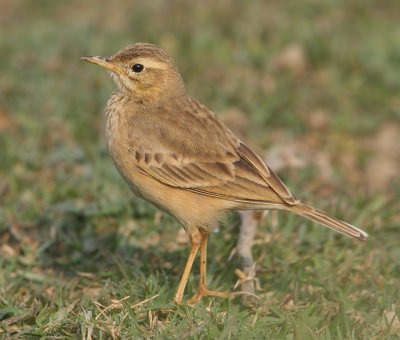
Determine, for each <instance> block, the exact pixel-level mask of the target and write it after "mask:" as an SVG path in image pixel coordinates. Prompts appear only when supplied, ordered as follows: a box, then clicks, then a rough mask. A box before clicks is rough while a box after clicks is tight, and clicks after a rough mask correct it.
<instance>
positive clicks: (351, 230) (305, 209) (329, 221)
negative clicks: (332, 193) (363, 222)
mask: <svg viewBox="0 0 400 340" xmlns="http://www.w3.org/2000/svg"><path fill="white" fill-rule="evenodd" d="M286 209H287V210H289V211H292V212H294V213H296V214H298V215H301V216H304V217H306V218H308V219H310V220H312V221H314V222H317V223H320V224H322V225H324V226H325V227H328V228H330V229H333V230H335V231H337V232H339V233H341V234H343V235H346V236H350V237H353V238H355V239H357V240H360V241H365V240H366V239H367V237H368V234H367V233H366V232H364V231H362V230H361V229H358V228H357V227H355V226H353V225H351V224H348V223H346V222H343V221H340V220H338V219H337V218H335V217H332V216H329V215H328V214H326V213H325V212H323V211H322V210H319V209H317V208H314V207H313V206H311V205H309V204H307V203H303V202H299V203H297V204H295V205H292V206H288V207H287V208H286ZM286 209H285V210H286Z"/></svg>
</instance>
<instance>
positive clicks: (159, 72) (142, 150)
mask: <svg viewBox="0 0 400 340" xmlns="http://www.w3.org/2000/svg"><path fill="white" fill-rule="evenodd" d="M81 59H82V60H84V61H87V62H90V63H93V64H96V65H98V66H101V67H103V68H105V69H107V70H108V71H109V73H110V74H111V77H112V79H113V80H114V82H115V86H116V87H115V90H114V92H112V94H111V97H110V98H109V100H108V102H107V106H106V109H105V116H106V140H107V146H108V150H109V153H110V154H111V157H112V159H113V162H114V164H115V166H116V168H117V170H118V172H119V173H120V175H121V176H122V178H123V179H124V180H125V182H126V183H127V184H128V185H129V187H130V189H131V191H132V192H133V193H134V194H136V195H137V196H139V197H141V198H143V199H145V200H147V201H148V202H150V203H152V204H153V205H155V206H156V207H157V208H159V209H161V210H162V211H164V212H166V213H168V214H170V215H172V216H173V217H175V218H176V220H178V221H179V222H180V224H181V225H182V226H183V228H184V229H185V231H186V233H187V234H188V236H189V240H190V244H191V249H190V253H189V256H188V258H187V261H186V265H185V268H184V271H183V274H182V276H181V280H180V282H179V284H178V287H177V290H176V294H175V296H174V298H173V302H174V303H176V304H178V305H181V304H182V303H183V295H184V290H185V287H186V283H187V280H188V277H189V275H190V272H191V268H192V265H193V262H194V260H195V258H196V254H197V253H198V251H199V250H200V275H199V277H200V279H199V285H198V290H197V293H196V294H195V295H194V296H193V297H192V298H190V299H188V300H187V301H186V302H187V304H189V305H193V304H195V303H196V302H197V301H199V300H200V299H201V298H202V297H205V296H217V297H225V298H229V297H232V294H227V293H225V292H219V291H212V290H209V289H208V288H207V284H206V259H207V240H208V234H209V233H210V232H211V231H213V230H214V229H215V228H216V226H217V225H218V222H219V220H220V219H221V217H222V216H223V215H224V214H225V213H226V212H228V211H232V210H270V209H278V210H285V211H289V212H292V213H295V214H297V215H301V216H303V217H306V218H307V219H309V220H312V221H314V222H317V223H319V224H322V225H324V226H325V227H328V228H330V229H333V230H335V231H337V232H339V233H342V234H344V235H346V236H349V237H352V238H355V239H357V240H360V241H365V240H366V239H367V237H368V234H367V233H366V232H364V231H363V230H361V229H359V228H357V227H355V226H353V225H351V224H348V223H346V222H343V221H340V220H338V219H336V218H335V217H332V216H329V215H328V214H326V213H325V212H323V211H321V210H319V209H317V208H315V207H313V206H311V205H310V204H308V203H305V202H302V201H301V200H299V199H297V198H295V197H294V196H293V195H292V194H291V193H290V191H289V189H288V188H287V187H286V186H285V184H284V183H283V182H282V181H281V180H280V178H279V177H278V176H277V175H276V174H275V173H274V172H273V171H272V170H271V168H270V167H269V166H268V165H267V164H266V163H265V162H264V161H263V160H262V159H261V157H260V156H258V155H257V154H256V153H255V152H254V151H253V150H252V149H251V148H250V147H248V146H247V145H246V143H244V142H243V141H242V140H241V139H240V138H238V137H237V136H235V134H234V133H233V132H232V131H231V130H230V129H229V128H228V127H227V126H226V125H225V124H224V123H223V122H222V121H221V120H220V119H219V118H218V117H217V116H216V115H215V113H213V112H212V111H211V110H209V109H208V108H207V107H206V106H205V105H203V104H201V103H200V102H199V101H197V100H196V99H195V98H194V97H192V96H191V95H189V94H188V93H187V91H186V89H185V85H184V81H183V79H182V76H181V74H180V72H179V70H178V67H177V64H176V63H175V61H174V60H173V59H172V58H171V57H170V56H169V55H168V54H167V52H166V51H165V50H163V49H162V48H160V47H158V46H156V45H153V44H149V43H134V44H131V45H129V46H127V47H125V48H123V49H122V50H120V51H118V52H117V53H115V54H114V55H112V56H111V57H99V56H86V57H82V58H81Z"/></svg>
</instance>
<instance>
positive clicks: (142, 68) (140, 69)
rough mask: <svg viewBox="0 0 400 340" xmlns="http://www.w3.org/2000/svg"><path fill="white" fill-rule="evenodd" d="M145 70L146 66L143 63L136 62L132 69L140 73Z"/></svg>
mask: <svg viewBox="0 0 400 340" xmlns="http://www.w3.org/2000/svg"><path fill="white" fill-rule="evenodd" d="M143 70H144V66H143V65H142V64H135V65H133V66H132V71H133V72H135V73H140V72H142V71H143Z"/></svg>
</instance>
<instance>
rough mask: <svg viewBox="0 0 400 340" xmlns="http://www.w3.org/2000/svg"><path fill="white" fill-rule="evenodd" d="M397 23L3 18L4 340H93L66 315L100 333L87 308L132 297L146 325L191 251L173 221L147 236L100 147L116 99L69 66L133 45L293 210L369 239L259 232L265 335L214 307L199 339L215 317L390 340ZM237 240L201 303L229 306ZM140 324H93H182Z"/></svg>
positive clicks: (366, 10) (266, 227) (326, 8)
mask: <svg viewBox="0 0 400 340" xmlns="http://www.w3.org/2000/svg"><path fill="white" fill-rule="evenodd" d="M399 13H400V2H398V1H380V2H378V1H372V0H371V1H369V0H350V1H340V0H328V1H317V0H302V1H298V0H288V1H284V2H283V1H261V0H251V1H235V2H234V1H228V0H222V1H211V0H206V1H197V2H194V1H193V2H192V1H166V0H155V1H147V2H144V1H122V0H116V1H94V0H90V1H75V0H71V1H51V0H48V1H45V0H40V1H28V0H26V1H23V0H14V1H2V2H0V29H1V34H0V56H1V58H0V72H1V73H0V74H1V77H0V263H1V267H2V271H1V272H0V287H1V288H0V320H10V318H14V319H12V321H9V322H8V323H7V322H5V323H4V324H5V325H7V327H9V328H7V327H6V328H7V329H6V328H4V327H3V326H0V327H2V328H0V334H1V331H3V332H6V333H7V332H9V333H7V334H17V333H18V332H28V333H29V332H38V333H40V334H42V335H43V334H45V335H49V334H53V335H57V334H61V333H62V332H64V333H62V334H75V333H79V332H80V334H83V335H84V334H86V333H85V332H87V331H88V329H89V328H88V327H89V326H88V325H92V326H93V327H94V329H95V331H94V332H98V333H96V334H101V333H102V332H103V333H104V334H108V335H109V334H111V333H110V332H111V331H110V330H109V329H110V328H107V327H108V326H105V325H103V326H102V327H103V330H102V329H101V327H100V326H98V324H96V322H95V321H94V320H93V319H91V318H90V317H88V316H87V314H85V313H83V312H82V310H84V311H87V310H91V311H93V313H94V314H95V313H99V312H98V309H96V307H95V306H98V305H96V304H95V303H94V302H93V301H102V303H103V305H104V306H108V305H110V302H109V301H110V299H122V298H124V297H125V296H130V299H131V300H130V305H133V304H135V303H136V302H138V301H141V300H144V299H146V298H148V297H150V296H152V294H153V293H154V294H155V292H161V293H162V294H161V295H162V297H161V296H160V297H159V298H158V302H157V301H156V300H154V301H153V302H152V303H154V305H152V306H154V309H151V308H150V309H149V310H150V311H151V313H155V314H154V315H156V314H157V311H156V307H157V308H158V307H160V306H163V304H164V305H166V304H167V303H168V301H169V300H170V299H171V297H172V296H173V294H174V289H175V288H176V283H177V282H178V280H179V275H180V273H181V270H182V269H183V265H184V262H185V259H186V256H187V251H188V248H187V245H186V243H185V237H184V234H183V233H182V231H179V230H180V226H179V225H178V223H177V222H176V221H174V220H173V219H172V218H170V217H168V216H164V215H163V216H162V218H161V221H158V219H154V215H155V214H156V212H157V211H156V209H155V208H153V207H152V206H150V205H148V204H147V203H145V202H143V201H142V200H139V199H137V198H135V197H134V196H133V195H131V194H130V192H129V189H128V187H127V186H126V185H125V184H124V183H123V181H122V179H120V177H119V175H118V173H117V171H116V170H115V169H114V167H113V164H112V161H111V159H110V157H109V156H108V154H107V150H106V147H105V138H104V114H103V110H104V107H105V105H106V101H107V99H108V97H109V95H110V93H111V92H112V90H113V88H114V85H113V82H112V81H111V79H110V77H109V76H108V74H107V73H106V72H104V70H102V69H100V68H98V67H94V66H93V65H89V64H86V63H84V62H82V61H81V60H80V59H79V58H80V57H81V56H85V55H100V56H110V55H112V54H114V53H115V52H117V51H118V50H119V49H121V48H123V47H125V46H126V45H129V44H131V43H134V42H149V43H153V44H157V45H160V46H161V47H163V48H164V49H165V50H166V51H167V52H168V53H169V54H170V55H171V56H172V57H173V58H174V59H175V61H176V62H177V64H178V66H179V69H180V71H181V73H182V75H183V78H184V80H185V83H186V86H187V91H188V92H189V93H190V94H191V95H193V96H194V97H195V98H197V99H199V100H200V101H201V102H202V103H204V104H206V105H207V106H208V107H209V108H210V109H211V110H213V111H214V112H216V113H217V115H218V116H219V117H220V118H221V119H222V120H223V121H224V122H225V123H226V124H227V125H228V126H229V127H230V128H231V129H232V130H233V131H234V132H235V133H236V134H238V135H239V136H241V138H243V139H244V140H245V141H246V142H247V143H249V144H250V145H251V146H252V147H253V148H255V149H256V150H257V152H258V153H259V154H260V155H262V156H263V157H264V159H265V160H266V161H267V162H268V163H269V164H270V165H271V167H272V168H273V169H274V170H276V172H278V174H279V175H280V177H281V178H282V179H283V180H284V181H285V183H287V185H288V187H289V188H290V189H291V191H292V192H293V193H294V194H295V196H297V197H299V198H302V199H304V200H306V201H309V202H312V203H314V204H315V205H316V206H318V207H319V208H321V209H324V210H325V211H327V212H329V213H331V214H333V215H335V216H337V217H339V218H342V219H345V220H346V221H349V222H351V223H353V224H356V225H359V226H362V228H363V229H364V230H366V231H367V232H368V233H369V234H370V235H371V237H370V240H369V241H368V242H367V243H366V244H365V245H359V244H358V243H355V242H353V241H351V240H347V239H344V238H343V237H342V236H340V235H339V236H338V235H336V234H334V233H333V232H329V231H326V230H324V229H323V228H321V227H319V226H316V225H313V224H311V223H310V222H307V221H305V220H303V219H301V218H298V217H295V216H291V215H288V214H285V213H272V214H269V215H268V217H267V219H266V220H265V221H264V222H263V223H262V225H261V226H260V228H259V230H258V234H257V238H256V247H255V249H254V252H255V256H256V257H257V259H258V263H259V264H258V266H259V279H260V283H261V289H262V290H261V291H260V292H259V293H258V295H259V296H260V297H261V302H260V306H261V307H258V308H261V309H257V313H260V315H263V316H265V318H259V319H257V320H256V321H251V322H253V324H252V326H251V327H250V326H249V324H250V323H249V322H250V321H248V320H247V319H246V318H247V316H246V317H243V318H242V316H241V315H242V314H238V313H239V312H237V313H236V312H235V310H236V309H235V308H236V307H234V308H233V307H232V306H230V307H229V308H228V304H227V303H226V302H215V304H214V305H213V306H218V308H219V309H218V311H214V312H215V313H217V314H216V315H218V317H216V319H215V320H214V322H213V323H212V324H207V323H206V325H207V326H204V325H203V328H200V330H199V334H200V335H201V334H203V333H202V332H203V331H204V332H205V330H207V332H210V330H211V331H212V330H214V331H215V333H208V334H214V335H215V336H223V335H224V334H225V333H224V332H226V328H225V326H221V327H219V328H218V327H217V326H218V325H219V324H222V325H225V324H226V322H227V320H228V321H229V320H230V319H229V318H230V315H234V316H235V320H236V321H237V323H235V326H229V325H230V324H229V322H228V326H229V327H231V328H230V332H233V333H232V334H237V335H238V336H239V335H240V334H241V333H240V332H241V330H243V329H246V332H250V331H251V332H254V334H255V336H256V335H257V334H263V335H265V327H266V325H268V331H269V332H271V333H269V334H270V335H271V336H273V335H275V336H276V335H277V334H286V335H289V334H297V335H298V336H301V335H303V336H306V335H307V334H308V335H310V334H314V335H315V334H319V335H321V336H322V334H323V335H324V336H326V337H328V335H329V334H331V335H332V336H333V338H336V337H337V336H339V335H340V336H343V337H346V338H352V337H351V336H350V335H351V334H361V335H362V337H364V338H365V339H366V338H369V339H371V338H374V337H380V336H383V335H385V336H386V335H391V334H392V335H393V334H394V333H393V332H398V331H399V329H400V323H399V320H398V318H397V316H396V313H397V315H399V314H398V313H399V308H400V307H399V298H400V294H399V287H398V282H399V281H398V280H399V278H400V266H399V264H398V258H399V257H400V247H399V234H398V230H399V229H398V228H399V223H400V214H399V204H398V202H399V198H400V180H399V176H398V171H399V167H400V75H399V70H400V24H399V22H400V14H399ZM238 223H239V222H238V218H237V216H236V215H234V214H233V215H230V216H228V217H227V219H226V221H224V222H223V223H222V227H223V228H221V229H224V230H222V231H221V232H220V233H219V234H216V235H212V236H211V242H212V244H211V245H210V257H211V258H210V261H211V264H210V278H211V279H212V280H213V282H214V284H215V287H214V288H216V287H220V286H222V287H225V288H226V289H232V286H233V283H234V282H235V280H236V279H235V275H234V269H235V263H233V264H232V265H230V266H226V263H227V258H228V256H229V253H230V252H231V250H232V249H233V248H234V246H235V242H236V238H237V232H238V231H237V226H238ZM318 258H319V260H318ZM338 268H339V269H338ZM195 272H196V271H195ZM191 280H192V281H191V282H190V283H189V288H188V289H189V291H188V293H187V294H188V296H189V293H190V292H194V291H195V289H196V278H195V277H193V278H192V279H191ZM314 280H315V281H314ZM396 282H397V284H396ZM132 287H135V288H132ZM310 287H311V288H310ZM338 287H339V288H338ZM338 290H339V291H340V292H339V293H338ZM154 294H153V295H154ZM135 299H136V300H135ZM74 301H75V302H74ZM76 301H78V302H76ZM107 301H108V302H107ZM124 301H125V300H124ZM135 301H136V302H135ZM313 302H318V306H317V307H316V306H315V305H314V306H313ZM124 303H125V302H124ZM219 303H221V305H219ZM239 304H240V303H239V302H238V303H236V305H239ZM78 305H79V306H80V307H78ZM120 305H121V306H125V305H123V303H122V302H121V303H120ZM82 306H83V307H82ZM269 306H275V307H274V309H271V308H272V307H271V308H270V307H269ZM310 306H312V308H311V307H310ZM199 308H200V307H199ZM216 308H217V307H216ZM26 310H29V311H30V312H29V313H30V314H29V313H28V314H26V315H27V316H25V317H21V313H23V312H24V311H26ZM149 310H146V311H145V312H144V313H145V316H144V317H143V315H142V314H143V311H142V314H140V313H136V314H135V313H133V314H129V317H128V318H125V319H122V321H121V319H118V320H119V321H118V320H117V319H113V318H117V317H120V314H121V313H122V309H121V308H120V309H118V308H115V310H114V314H111V315H109V318H110V319H109V320H106V321H107V322H108V321H110V320H111V321H110V325H113V323H112V322H113V321H115V320H117V321H116V324H118V325H120V328H119V329H118V331H119V332H122V333H123V332H126V333H124V334H125V335H127V334H129V335H132V334H142V332H145V333H143V334H147V335H149V336H153V335H154V334H155V332H165V333H162V334H164V336H172V333H168V332H171V329H170V328H169V327H172V326H171V325H173V327H174V330H173V331H174V332H178V331H179V332H181V331H182V332H184V331H186V330H187V329H188V328H190V327H191V324H190V323H189V321H188V320H187V319H186V318H185V317H182V319H179V318H180V317H181V316H179V315H180V314H179V313H178V314H177V315H178V316H176V315H175V316H176V317H175V319H174V320H175V321H174V322H175V323H174V322H173V321H171V320H170V319H168V317H164V318H163V317H162V316H160V315H158V314H157V315H158V318H159V320H163V321H162V322H163V323H162V325H163V327H164V328H163V327H161V328H158V330H156V328H155V326H154V324H151V322H150V321H149V320H148V319H146V318H149V314H148V313H150V312H149ZM204 310H205V307H204ZM204 310H203V311H204ZM237 310H240V307H237ZM282 310H284V315H286V316H287V315H290V316H291V318H289V317H287V318H285V317H284V316H280V315H278V314H279V311H282ZM60 311H61V312H60ZM56 313H59V314H57V315H58V317H59V316H60V315H61V316H62V318H58V319H57V316H55V314H56ZM63 313H64V314H63ZM118 313H120V314H118ZM146 313H147V314H146ZM190 313H196V310H195V309H194V310H191V312H190ZM218 313H225V314H223V316H221V315H222V314H218ZM232 313H233V314H232ZM234 313H236V314H234ZM246 313H248V314H246V315H253V314H254V311H247V312H246ZM274 313H278V314H274ZM94 314H93V315H94ZM18 315H19V316H20V317H19V318H18ZM23 315H25V314H23ZM38 315H39V316H40V318H38ZM122 315H123V314H122ZM204 315H205V314H201V315H197V317H198V318H199V319H198V320H203V319H202V318H205V319H207V316H204ZM257 315H258V314H257ZM388 315H389V316H388ZM310 316H313V319H312V320H313V321H311V317H310ZM192 317H193V315H192ZM389 317H391V319H390V318H389ZM135 318H137V319H135ZM271 318H275V320H274V321H271ZM39 319H40V322H39V321H38V320H39ZM132 319H135V320H136V321H135V322H132ZM61 320H63V321H61ZM82 320H83V321H82ZM128 320H130V321H128ZM152 320H153V319H152ZM176 320H179V322H178V321H176ZM239 320H240V322H239ZM246 320H247V321H246ZM252 320H253V319H252ZM254 320H255V319H254ZM305 320H306V321H305ZM106 321H104V322H106ZM149 322H150V323H149ZM160 322H161V321H160ZM202 322H203V321H202ZM246 322H247V323H246ZM305 324H306V325H307V327H308V328H307V327H306V328H304V327H305V326H304V325H305ZM143 325H146V326H143ZM160 325H161V323H160ZM214 325H217V326H215V327H216V328H215V329H214V328H213V327H214ZM232 325H233V323H232ZM237 325H242V326H243V327H242V328H240V327H239V326H237ZM228 326H226V327H228ZM303 326H304V327H303ZM99 327H100V328H99ZM109 327H112V326H109ZM179 327H180V328H179ZM234 327H238V328H234ZM246 327H250V328H246ZM396 327H397V328H396ZM160 329H161V330H160ZM249 329H250V330H249ZM282 329H284V330H285V332H286V333H279V332H283V331H282ZM92 331H93V329H92ZM114 331H115V330H114ZM10 332H11V333H10ZM12 332H17V333H12ZM107 332H108V333H107ZM129 332H131V333H129ZM135 332H136V333H135ZM146 332H147V333H146ZM235 332H236V333H235ZM257 332H260V333H257ZM263 332H264V333H263ZM296 332H297V333H296ZM307 332H311V333H307ZM341 332H342V333H341ZM6 333H5V334H6ZM28 333H27V334H28ZM122 333H121V334H122ZM18 334H20V333H18ZM21 334H22V333H21ZM29 334H30V333H29ZM32 334H33V333H32ZM93 334H95V333H93ZM181 334H186V333H181ZM191 334H192V333H190V332H189V333H187V335H188V336H191ZM229 334H231V333H229ZM247 334H250V333H247ZM300 338H301V337H300ZM303 338H304V337H303ZM354 338H356V337H354Z"/></svg>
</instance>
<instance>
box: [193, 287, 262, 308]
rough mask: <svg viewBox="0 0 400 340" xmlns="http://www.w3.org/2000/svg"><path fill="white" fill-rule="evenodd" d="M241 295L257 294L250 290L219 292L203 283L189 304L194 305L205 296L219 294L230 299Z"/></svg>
mask: <svg viewBox="0 0 400 340" xmlns="http://www.w3.org/2000/svg"><path fill="white" fill-rule="evenodd" d="M240 295H251V296H255V295H254V294H252V293H249V292H244V291H240V292H234V293H230V294H228V293H224V292H217V291H215V290H209V289H208V288H207V286H206V285H201V286H200V287H199V290H198V291H197V293H196V294H194V295H193V296H192V297H191V298H190V299H189V300H188V301H187V304H188V305H191V306H193V305H194V304H195V303H196V302H198V301H199V300H200V299H201V298H202V297H203V296H217V297H221V298H229V299H233V298H235V297H236V296H240Z"/></svg>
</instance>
